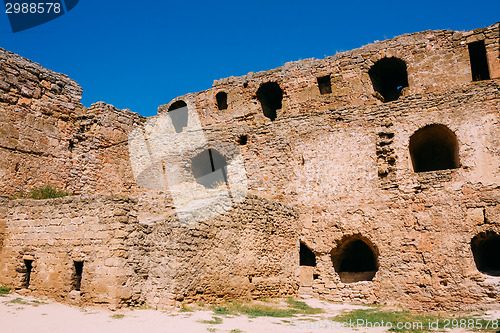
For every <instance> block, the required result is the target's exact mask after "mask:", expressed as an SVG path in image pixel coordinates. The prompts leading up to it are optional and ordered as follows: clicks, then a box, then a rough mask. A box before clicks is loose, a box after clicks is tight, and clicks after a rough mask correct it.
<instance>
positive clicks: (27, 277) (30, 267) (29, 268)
mask: <svg viewBox="0 0 500 333" xmlns="http://www.w3.org/2000/svg"><path fill="white" fill-rule="evenodd" d="M24 267H25V269H26V273H25V275H24V288H26V289H28V288H29V287H30V282H31V271H32V270H33V260H27V259H25V260H24Z"/></svg>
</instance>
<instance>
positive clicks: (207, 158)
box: [191, 149, 227, 188]
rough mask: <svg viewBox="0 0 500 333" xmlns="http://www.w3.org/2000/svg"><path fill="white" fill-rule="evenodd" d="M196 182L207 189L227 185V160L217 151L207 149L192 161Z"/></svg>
mask: <svg viewBox="0 0 500 333" xmlns="http://www.w3.org/2000/svg"><path fill="white" fill-rule="evenodd" d="M191 171H192V172H193V175H194V177H195V178H196V182H197V183H198V184H201V185H203V186H205V187H206V188H216V187H217V186H219V185H222V184H227V160H226V158H225V157H224V156H222V155H221V154H220V153H219V152H218V151H217V150H215V149H205V150H204V151H202V152H201V153H199V154H198V155H196V156H195V157H193V158H192V159H191Z"/></svg>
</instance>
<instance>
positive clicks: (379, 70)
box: [368, 57, 408, 102]
mask: <svg viewBox="0 0 500 333" xmlns="http://www.w3.org/2000/svg"><path fill="white" fill-rule="evenodd" d="M368 74H369V75H370V79H371V81H372V84H373V90H375V91H376V92H378V93H379V94H380V95H381V96H382V98H381V99H382V101H383V102H390V101H395V100H397V99H398V98H399V97H400V96H401V91H402V90H403V88H406V87H408V73H407V72H406V63H405V62H404V61H403V60H401V59H399V58H396V57H391V58H382V59H380V60H379V61H377V62H376V63H375V64H374V65H373V66H372V67H371V68H370V70H369V71H368Z"/></svg>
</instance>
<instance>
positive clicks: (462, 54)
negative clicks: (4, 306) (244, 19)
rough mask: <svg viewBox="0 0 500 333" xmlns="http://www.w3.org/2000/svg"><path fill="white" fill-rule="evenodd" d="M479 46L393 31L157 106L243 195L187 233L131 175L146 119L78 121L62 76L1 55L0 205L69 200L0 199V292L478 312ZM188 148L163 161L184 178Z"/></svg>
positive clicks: (488, 217)
mask: <svg viewBox="0 0 500 333" xmlns="http://www.w3.org/2000/svg"><path fill="white" fill-rule="evenodd" d="M499 41H500V32H499V24H498V23H497V24H494V25H492V26H490V27H488V28H481V29H476V30H474V31H469V32H465V33H463V32H454V31H445V30H441V31H425V32H420V33H414V34H407V35H402V36H399V37H396V38H393V39H391V40H387V41H382V42H375V43H374V44H370V45H367V46H364V47H362V48H359V49H356V50H353V51H349V52H344V53H340V54H337V55H335V56H331V57H328V58H326V59H321V60H316V59H306V60H301V61H297V62H291V63H287V64H285V65H284V66H283V67H280V68H276V69H273V70H269V71H266V72H259V73H249V74H247V75H246V76H243V77H237V78H235V77H230V78H226V79H221V80H218V81H215V82H214V85H213V88H212V89H209V90H206V91H202V92H199V93H193V94H187V95H185V96H181V97H178V98H176V99H175V100H173V101H172V102H171V103H169V104H166V105H163V106H160V107H159V109H158V113H159V115H164V114H165V113H167V114H168V112H169V111H173V110H175V109H179V107H182V106H186V107H187V122H186V127H187V128H189V124H190V122H191V121H193V119H194V118H195V116H197V117H198V118H199V119H200V121H201V125H202V128H203V132H204V135H205V136H206V137H207V139H208V141H209V142H211V143H212V147H216V146H217V145H216V143H232V144H236V145H238V146H239V149H240V151H241V154H242V156H243V160H244V165H245V170H246V174H247V177H248V189H249V192H250V194H249V196H248V197H247V198H246V199H245V200H244V201H243V202H241V203H240V204H238V205H237V206H236V207H234V209H233V210H230V211H228V212H226V213H224V214H222V215H220V216H217V217H214V218H211V219H209V220H207V221H204V222H203V223H199V224H196V225H192V226H183V225H180V224H178V222H176V217H175V209H174V207H173V203H172V199H171V197H170V195H169V192H168V191H154V190H145V189H143V188H140V187H139V186H137V184H136V182H135V180H134V175H133V173H132V167H131V165H130V162H129V155H128V154H129V150H128V135H129V134H130V132H131V131H133V130H134V129H135V128H137V127H141V126H144V124H145V123H146V122H147V121H148V119H145V118H144V117H141V116H139V115H137V114H134V113H132V112H130V111H128V110H117V109H115V108H114V107H112V106H110V105H107V104H105V103H102V102H99V103H96V104H94V105H92V107H90V108H84V107H83V106H82V105H81V104H80V103H79V100H80V95H81V88H80V87H79V86H78V85H77V84H76V83H75V82H74V81H72V80H70V79H69V78H67V77H66V76H64V75H62V74H56V73H53V72H51V71H49V70H46V69H44V68H42V67H41V66H39V65H37V64H34V63H32V62H30V61H28V60H25V59H23V58H21V57H19V56H17V55H14V54H12V53H9V52H7V51H3V50H1V52H0V111H1V112H0V124H1V126H0V192H1V193H2V194H4V195H6V196H9V195H12V194H13V193H15V192H17V191H19V190H29V189H31V188H33V187H36V186H42V185H45V184H47V183H50V184H53V185H55V186H57V187H59V188H64V189H66V190H68V191H70V192H72V193H74V194H77V195H81V196H75V197H69V198H63V199H52V200H48V201H43V202H35V201H32V200H7V199H5V200H4V203H3V204H2V205H0V244H1V245H2V247H1V252H0V284H8V285H11V286H13V287H15V288H20V289H22V288H23V287H25V286H26V275H27V273H26V272H27V271H28V270H29V269H28V268H29V267H28V266H29V265H31V266H30V267H31V268H30V270H31V276H32V278H31V279H32V281H31V282H30V284H29V290H31V292H33V293H38V294H45V295H51V296H54V297H58V298H59V299H69V300H72V301H74V302H92V303H105V304H110V305H111V306H121V305H124V304H140V303H142V302H147V303H148V304H155V305H157V306H166V305H170V304H172V303H173V302H175V301H183V300H196V299H209V300H216V299H218V298H221V297H222V298H224V297H225V298H239V297H259V296H273V295H274V296H278V295H295V294H297V293H302V294H310V295H313V296H316V297H321V298H325V299H328V300H333V301H353V302H365V303H389V304H400V305H404V306H407V307H410V308H415V309H433V308H447V309H468V308H480V307H491V306H493V305H494V304H498V303H499V300H500V276H499V275H500V273H499V272H498V271H499V270H500V268H499V267H498V265H499V262H498V258H499V257H500V255H498V254H497V255H496V256H495V255H493V254H494V253H495V252H493V254H492V253H491V251H499V248H500V245H499V244H500V208H499V207H500V206H499V205H498V203H499V201H500V191H499V181H500V179H499V176H500V175H499V171H500V170H499V166H500V145H499V140H500V139H499V138H498V132H499V121H500V119H499V115H500V114H499V110H500V105H499V101H500V92H499V84H500V81H499V78H500V53H499V50H500V43H499ZM181 127H182V126H181ZM181 130H182V129H181ZM214 150H215V149H214ZM197 153H198V152H196V154H197ZM219 153H221V154H222V155H224V152H223V151H220V152H219ZM196 154H195V153H193V154H186V156H183V158H184V159H185V161H184V162H185V163H184V165H185V166H186V170H188V171H193V173H192V174H194V170H192V168H193V166H192V164H193V162H192V161H193V158H194V156H193V155H196ZM192 174H191V173H190V172H186V175H187V176H186V177H187V178H189V177H191V178H192V179H187V178H186V179H184V180H183V181H186V182H187V181H192V180H193V179H194V177H193V176H192ZM190 175H191V176H190ZM199 186H202V185H199ZM113 194H118V196H116V195H113ZM292 207H293V208H292ZM115 212H118V213H117V214H115ZM176 223H177V224H176ZM66 229H68V230H66ZM37 235H40V237H38V236H37ZM250 240H252V241H250ZM110 244H111V245H112V246H110ZM79 263H82V264H79ZM27 265H28V266H27ZM78 265H83V269H80V268H78V267H77V266H78ZM79 270H81V271H82V272H80V271H79ZM78 273H80V274H78ZM78 276H80V277H81V286H79V287H78V288H76V287H75V283H76V282H75V281H79V278H78ZM75 289H79V290H75ZM22 290H24V289H22ZM25 291H26V290H25ZM26 292H28V291H26Z"/></svg>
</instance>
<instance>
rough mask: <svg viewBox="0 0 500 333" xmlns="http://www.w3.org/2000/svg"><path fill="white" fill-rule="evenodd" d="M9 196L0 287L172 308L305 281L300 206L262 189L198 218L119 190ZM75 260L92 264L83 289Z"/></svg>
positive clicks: (86, 267)
mask: <svg viewBox="0 0 500 333" xmlns="http://www.w3.org/2000/svg"><path fill="white" fill-rule="evenodd" d="M3 204H4V205H5V206H6V207H7V209H5V211H3V213H4V215H2V216H0V236H3V238H0V239H2V240H3V242H2V243H1V244H3V246H2V248H1V249H0V285H7V286H11V287H13V288H14V289H16V290H17V291H18V292H22V293H28V292H29V293H31V294H33V295H45V296H49V297H52V298H56V299H57V300H59V301H68V302H71V303H73V304H84V303H94V304H103V305H107V306H109V307H118V306H123V305H134V304H143V303H146V304H149V305H154V306H158V307H166V306H171V305H173V304H175V302H176V301H183V300H188V301H193V300H211V301H214V300H216V299H218V298H225V299H228V298H229V299H232V298H246V297H269V296H278V295H283V296H284V295H293V294H295V293H296V292H297V289H298V286H299V285H298V275H297V267H298V254H297V253H296V252H295V251H293V249H294V248H295V247H296V246H297V244H298V232H297V223H298V219H297V213H296V211H294V210H293V209H290V208H288V207H286V206H284V205H281V204H277V203H273V202H270V201H268V200H265V199H261V198H258V197H255V196H250V197H248V198H247V199H246V200H245V201H243V202H242V203H240V204H239V205H238V206H236V207H235V208H234V209H233V210H231V211H229V212H228V213H227V214H224V215H221V216H218V217H216V218H214V219H210V220H206V221H203V222H200V223H193V224H189V225H181V224H180V223H179V222H178V221H176V218H175V215H167V214H165V216H163V217H158V215H157V213H158V212H155V210H154V209H153V208H151V207H145V206H144V205H142V204H141V203H140V202H139V201H137V200H135V199H127V198H124V197H116V196H82V197H66V198H60V199H50V200H41V201H36V200H8V201H6V202H3ZM151 216H154V219H152V218H151ZM2 226H3V228H2ZM26 260H28V261H31V262H32V263H31V266H32V269H31V274H30V282H29V290H27V289H26V283H27V280H26V276H27V266H26ZM75 262H83V274H82V278H81V287H80V291H76V290H75V289H76V287H75V280H76V270H75Z"/></svg>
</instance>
